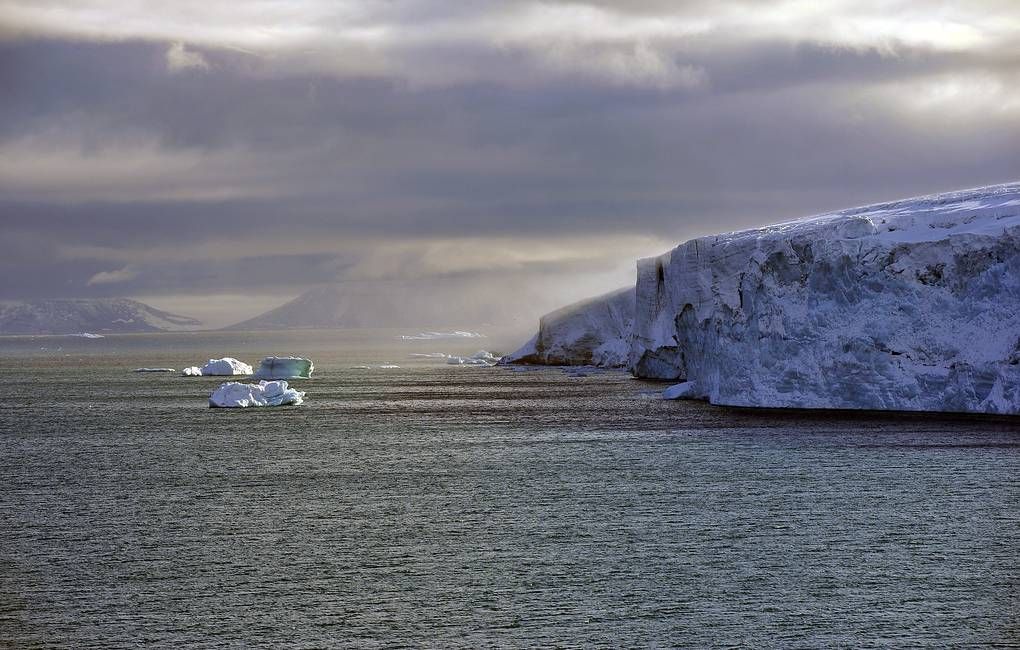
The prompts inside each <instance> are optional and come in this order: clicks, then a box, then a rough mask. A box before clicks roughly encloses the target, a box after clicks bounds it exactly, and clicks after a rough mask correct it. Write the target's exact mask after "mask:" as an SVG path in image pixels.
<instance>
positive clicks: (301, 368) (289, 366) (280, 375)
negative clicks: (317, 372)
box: [255, 357, 315, 379]
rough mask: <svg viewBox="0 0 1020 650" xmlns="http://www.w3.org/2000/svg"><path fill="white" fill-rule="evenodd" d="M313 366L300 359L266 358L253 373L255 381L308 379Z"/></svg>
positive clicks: (309, 362) (306, 360)
mask: <svg viewBox="0 0 1020 650" xmlns="http://www.w3.org/2000/svg"><path fill="white" fill-rule="evenodd" d="M314 369H315V366H314V365H313V364H312V362H311V361H310V360H308V359H305V358H302V357H266V358H265V359H263V360H262V363H260V364H259V369H258V370H257V371H256V372H255V379H308V378H309V377H311V374H312V371H313V370H314Z"/></svg>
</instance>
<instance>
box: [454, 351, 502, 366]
mask: <svg viewBox="0 0 1020 650" xmlns="http://www.w3.org/2000/svg"><path fill="white" fill-rule="evenodd" d="M499 359H500V358H499V357H497V356H496V355H494V354H493V353H491V352H489V351H487V350H479V351H478V352H475V353H474V354H472V355H471V356H470V357H457V356H453V355H450V356H449V357H447V358H446V363H447V364H449V365H451V366H494V365H496V363H497V362H498V361H499Z"/></svg>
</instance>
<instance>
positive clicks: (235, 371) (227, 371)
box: [202, 357, 252, 377]
mask: <svg viewBox="0 0 1020 650" xmlns="http://www.w3.org/2000/svg"><path fill="white" fill-rule="evenodd" d="M251 373H252V369H251V366H249V365H248V364H247V363H244V362H243V361H238V360H237V359H235V358H233V357H223V358H222V359H209V361H207V362H206V364H205V365H204V366H202V376H203V377H209V376H218V375H250V374H251Z"/></svg>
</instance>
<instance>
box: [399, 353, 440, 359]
mask: <svg viewBox="0 0 1020 650" xmlns="http://www.w3.org/2000/svg"><path fill="white" fill-rule="evenodd" d="M407 356H409V357H411V358H412V359H446V358H447V357H449V356H450V355H448V354H446V353H445V352H412V353H411V354H409V355H407Z"/></svg>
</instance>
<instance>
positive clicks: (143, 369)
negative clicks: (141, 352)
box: [132, 368, 177, 372]
mask: <svg viewBox="0 0 1020 650" xmlns="http://www.w3.org/2000/svg"><path fill="white" fill-rule="evenodd" d="M132 372H177V371H176V370H174V369H173V368H135V369H134V370H133V371H132Z"/></svg>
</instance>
